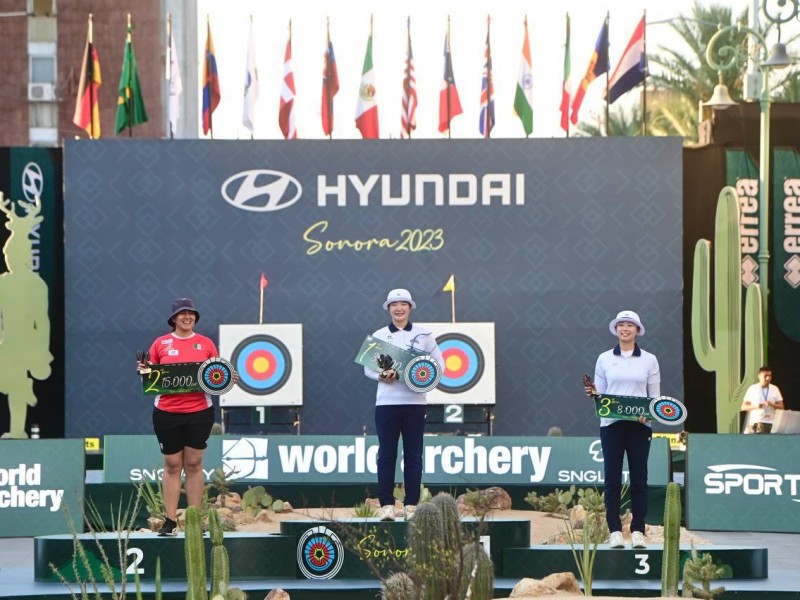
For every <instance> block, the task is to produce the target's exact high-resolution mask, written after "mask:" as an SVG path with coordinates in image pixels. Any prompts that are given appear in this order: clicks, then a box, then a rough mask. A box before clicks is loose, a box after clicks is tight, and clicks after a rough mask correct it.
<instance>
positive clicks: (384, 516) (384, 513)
mask: <svg viewBox="0 0 800 600" xmlns="http://www.w3.org/2000/svg"><path fill="white" fill-rule="evenodd" d="M378 519H379V520H381V521H394V506H392V505H391V504H387V505H386V506H381V510H380V512H379V513H378Z"/></svg>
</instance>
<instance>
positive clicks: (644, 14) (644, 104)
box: [642, 10, 648, 136]
mask: <svg viewBox="0 0 800 600" xmlns="http://www.w3.org/2000/svg"><path fill="white" fill-rule="evenodd" d="M642 19H643V20H644V29H643V31H642V60H644V64H643V65H642V70H643V73H642V135H643V136H644V135H647V72H648V65H647V10H644V11H642Z"/></svg>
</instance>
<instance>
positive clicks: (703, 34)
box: [648, 2, 747, 140]
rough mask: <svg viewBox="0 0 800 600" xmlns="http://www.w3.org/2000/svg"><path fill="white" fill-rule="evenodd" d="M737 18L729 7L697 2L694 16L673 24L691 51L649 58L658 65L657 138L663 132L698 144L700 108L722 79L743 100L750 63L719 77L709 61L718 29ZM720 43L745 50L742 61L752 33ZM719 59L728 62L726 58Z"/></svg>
mask: <svg viewBox="0 0 800 600" xmlns="http://www.w3.org/2000/svg"><path fill="white" fill-rule="evenodd" d="M732 17H733V13H732V11H731V8H730V7H728V6H721V5H712V6H702V5H700V4H699V3H698V2H695V3H694V6H693V7H692V15H691V17H680V18H679V19H676V20H675V21H672V22H671V23H670V24H669V26H670V27H671V28H672V30H673V31H675V33H677V34H678V36H679V37H680V38H681V40H682V41H683V44H684V46H685V47H683V48H668V47H663V46H662V47H661V48H659V52H656V53H655V54H653V55H651V56H649V57H648V61H649V63H650V65H655V66H656V68H655V69H651V73H650V75H649V78H648V81H649V82H650V85H649V86H648V129H649V130H651V131H652V132H653V133H654V134H656V132H657V131H658V132H663V134H664V135H680V136H682V137H684V138H685V139H692V140H696V139H697V125H698V122H697V106H698V104H699V102H701V101H704V100H707V99H708V98H709V97H711V94H712V92H713V90H714V86H715V85H716V84H717V83H718V81H719V76H720V75H721V77H722V83H724V84H725V85H726V86H728V90H729V92H730V93H731V95H732V96H734V97H741V93H742V79H743V77H742V76H743V74H744V72H745V69H746V66H747V65H746V63H743V64H741V65H736V67H735V68H733V69H730V70H726V71H722V72H721V73H717V72H716V71H715V70H714V69H713V68H711V66H709V64H708V62H707V61H706V57H705V52H706V46H708V42H709V41H710V40H711V38H712V37H713V36H714V35H715V34H716V33H717V31H718V30H719V27H718V26H719V25H720V24H722V25H728V24H730V23H731V22H732ZM745 19H746V13H742V14H740V15H739V16H738V17H737V19H736V21H737V22H741V21H743V20H745ZM720 41H721V44H718V45H717V46H716V47H717V48H718V47H720V46H721V45H725V46H733V47H736V48H739V49H740V55H741V56H746V50H747V34H746V33H745V32H744V31H734V32H731V33H730V34H726V35H725V36H724V39H722V40H720ZM715 58H717V59H718V60H720V62H724V59H719V58H718V57H715ZM651 97H652V101H651V100H650V99H651Z"/></svg>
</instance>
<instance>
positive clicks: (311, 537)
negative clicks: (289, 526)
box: [297, 525, 344, 579]
mask: <svg viewBox="0 0 800 600" xmlns="http://www.w3.org/2000/svg"><path fill="white" fill-rule="evenodd" d="M297 564H298V566H299V567H300V571H302V573H303V575H305V576H306V577H307V578H308V579H333V578H334V577H336V574H337V573H338V572H339V570H340V569H341V568H342V564H344V546H343V545H342V540H340V539H339V536H338V535H336V534H335V533H334V532H333V531H331V530H330V529H328V528H327V527H325V526H323V525H319V526H317V527H312V528H311V529H309V530H307V531H306V532H305V533H304V534H303V535H302V536H301V537H300V541H298V542H297Z"/></svg>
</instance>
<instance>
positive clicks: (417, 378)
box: [403, 354, 442, 393]
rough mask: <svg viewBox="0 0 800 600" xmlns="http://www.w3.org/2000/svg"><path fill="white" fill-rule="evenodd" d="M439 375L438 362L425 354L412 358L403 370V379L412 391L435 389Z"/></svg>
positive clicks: (440, 370)
mask: <svg viewBox="0 0 800 600" xmlns="http://www.w3.org/2000/svg"><path fill="white" fill-rule="evenodd" d="M441 377H442V369H441V367H440V366H439V363H437V362H436V360H435V359H434V358H433V357H432V356H429V355H427V354H423V355H421V356H415V357H414V358H412V359H411V360H410V361H409V362H408V364H407V365H406V368H405V370H404V371H403V379H404V380H405V382H406V385H407V386H408V389H410V390H411V391H412V392H420V393H421V392H428V391H430V390H432V389H435V388H436V385H437V384H438V383H439V381H440V380H441Z"/></svg>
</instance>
